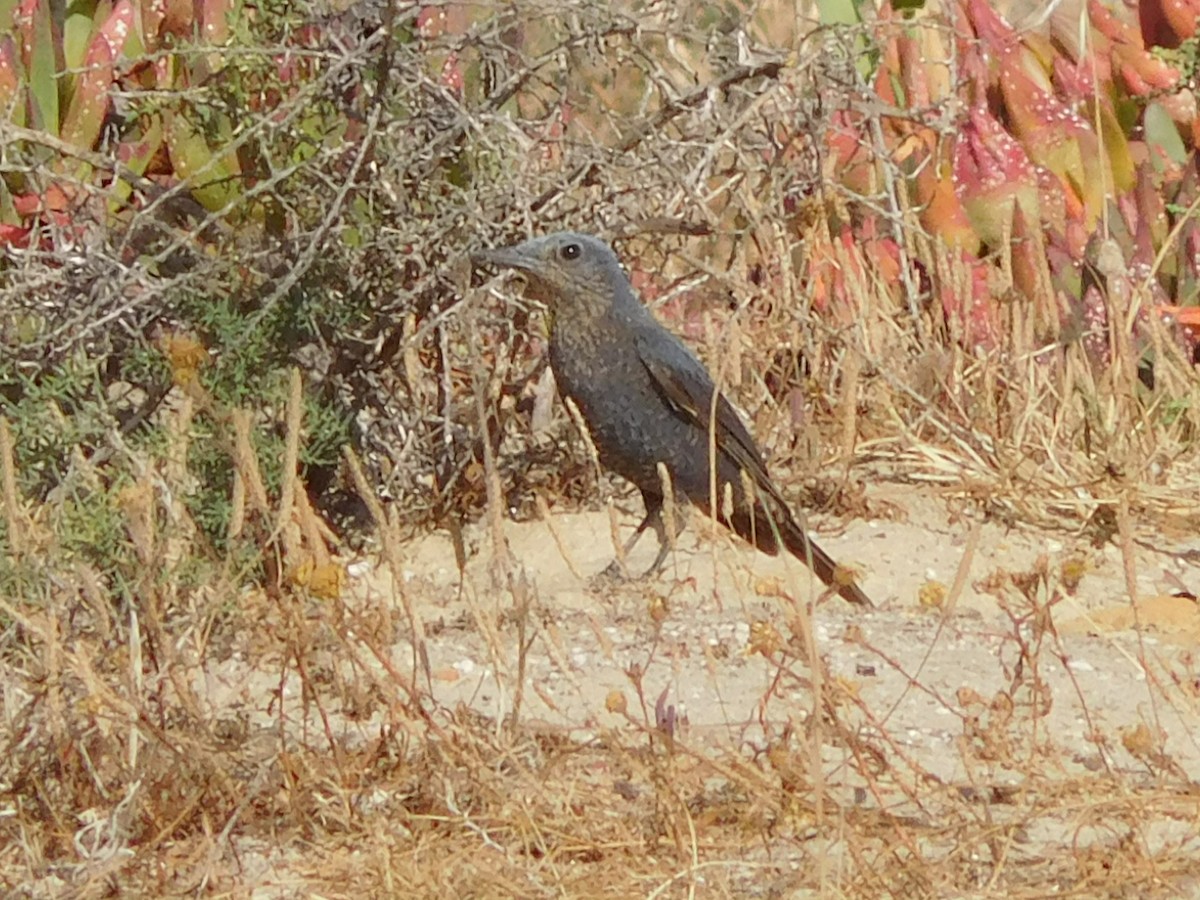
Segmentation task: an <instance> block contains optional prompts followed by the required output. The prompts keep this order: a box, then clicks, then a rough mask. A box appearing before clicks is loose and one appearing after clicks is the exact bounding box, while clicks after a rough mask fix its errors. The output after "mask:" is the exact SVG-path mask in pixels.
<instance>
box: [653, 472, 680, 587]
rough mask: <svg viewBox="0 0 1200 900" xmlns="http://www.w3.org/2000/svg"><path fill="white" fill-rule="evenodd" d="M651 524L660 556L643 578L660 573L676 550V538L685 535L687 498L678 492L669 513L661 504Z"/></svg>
mask: <svg viewBox="0 0 1200 900" xmlns="http://www.w3.org/2000/svg"><path fill="white" fill-rule="evenodd" d="M650 524H651V525H653V526H654V533H655V534H657V535H658V556H656V557H655V559H654V563H653V564H652V565H651V566H650V568H649V569H647V570H646V574H645V575H644V576H643V577H646V576H648V575H654V574H655V573H657V572H658V571H660V570H661V569H662V567H663V564H664V563H665V562H666V561H667V554H668V553H670V552H671V551H672V550H674V549H675V538H677V537H679V535H681V534H683V529H684V528H685V527H687V498H686V497H683V496H682V495H681V494H679V493H678V492H677V493H676V496H675V502H674V503H673V504H672V505H671V507H670V510H669V512H668V511H667V510H665V509H664V507H663V506H662V504H661V502H660V504H659V508H658V510H657V511H656V513H655V517H654V521H653V522H651V523H650Z"/></svg>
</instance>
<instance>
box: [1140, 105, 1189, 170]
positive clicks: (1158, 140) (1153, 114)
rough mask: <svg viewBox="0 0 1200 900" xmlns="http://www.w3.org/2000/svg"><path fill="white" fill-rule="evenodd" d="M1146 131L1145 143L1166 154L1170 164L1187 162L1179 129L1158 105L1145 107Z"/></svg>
mask: <svg viewBox="0 0 1200 900" xmlns="http://www.w3.org/2000/svg"><path fill="white" fill-rule="evenodd" d="M1143 123H1144V126H1145V130H1146V143H1147V144H1149V145H1150V146H1151V147H1157V148H1159V149H1161V150H1162V151H1163V152H1164V153H1166V154H1167V157H1168V158H1169V159H1170V160H1171V162H1173V163H1175V164H1177V165H1181V166H1182V165H1184V164H1185V163H1186V162H1187V161H1188V152H1187V148H1186V147H1185V146H1184V145H1183V139H1182V138H1181V137H1180V136H1179V129H1178V128H1176V127H1175V122H1174V121H1173V120H1172V119H1171V116H1170V114H1169V113H1168V112H1167V111H1166V110H1165V109H1164V108H1163V107H1162V105H1161V104H1159V103H1150V104H1148V105H1147V106H1146V116H1145V119H1144V120H1143Z"/></svg>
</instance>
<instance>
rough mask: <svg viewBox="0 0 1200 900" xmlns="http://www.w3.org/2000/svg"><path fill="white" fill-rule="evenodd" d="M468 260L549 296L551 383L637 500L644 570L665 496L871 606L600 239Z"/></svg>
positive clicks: (663, 552) (555, 239)
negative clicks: (648, 533)
mask: <svg viewBox="0 0 1200 900" xmlns="http://www.w3.org/2000/svg"><path fill="white" fill-rule="evenodd" d="M472 259H473V261H474V262H476V263H479V264H491V265H495V266H501V267H506V268H511V269H516V270H518V271H520V272H522V273H524V275H525V277H526V279H527V281H528V283H529V291H530V294H531V295H532V296H533V297H534V298H535V299H538V300H541V301H543V302H545V303H546V304H547V306H548V308H549V311H550V317H551V325H550V365H551V367H552V368H553V370H554V377H555V380H556V381H557V383H558V389H559V391H560V392H561V393H562V394H563V395H564V396H566V397H569V398H570V399H571V400H572V401H573V402H574V403H575V405H576V407H577V408H578V409H579V412H580V414H581V415H582V417H583V420H584V422H585V424H586V425H587V428H588V431H589V432H590V437H591V440H592V443H593V445H594V446H595V448H596V452H597V454H598V455H599V457H600V463H601V464H602V465H603V466H605V467H606V468H608V469H611V470H612V471H613V472H616V473H617V474H618V475H620V476H622V477H623V478H626V479H628V480H629V481H631V482H632V483H633V484H634V485H635V486H636V487H637V488H638V489H639V490H640V491H641V493H642V500H643V501H644V503H645V505H646V515H645V518H644V519H643V520H642V522H641V524H640V525H638V527H637V530H636V531H635V532H634V534H633V536H632V537H631V538H630V540H629V543H628V544H627V545H626V547H625V552H626V553H628V552H629V551H630V550H631V549H632V548H633V546H634V545H635V544H636V542H637V540H638V538H640V537H641V535H642V534H643V532H645V530H646V529H647V528H648V527H649V528H653V529H654V531H655V533H656V534H657V535H658V537H659V541H660V549H659V554H658V557H657V558H656V559H655V561H654V564H653V565H652V566H651V567H650V569H649V570H648V572H647V574H651V573H654V572H656V571H657V570H659V569H660V568H661V567H662V565H663V562H664V561H665V560H666V557H667V553H668V551H669V549H670V544H671V542H672V539H673V537H674V536H673V535H672V536H668V535H667V533H666V522H668V521H671V522H675V523H676V530H678V528H679V527H682V521H683V517H682V515H680V516H675V515H670V514H667V515H665V516H664V501H665V499H666V498H667V497H669V496H671V495H672V494H673V495H674V500H675V505H674V506H673V507H672V512H674V511H675V510H676V507H677V508H678V510H679V511H680V512H682V510H683V508H684V507H683V506H682V501H684V500H686V501H690V502H691V503H692V504H694V505H695V506H698V507H699V508H700V509H701V510H702V511H704V512H705V513H706V514H709V515H713V516H715V517H716V519H717V520H718V521H719V522H721V523H722V524H723V525H725V526H727V527H728V528H731V529H732V530H733V531H734V532H736V533H737V534H738V535H740V536H741V537H743V538H745V539H746V540H748V541H750V542H751V543H753V544H754V545H755V546H756V547H758V548H759V549H760V550H762V551H764V552H766V553H769V554H771V555H775V554H777V553H778V552H779V548H780V546H781V545H782V546H783V547H786V548H787V549H788V551H790V552H791V554H792V555H793V556H795V557H796V558H797V559H799V560H801V561H802V562H804V563H805V564H806V565H808V566H809V567H810V568H811V569H812V571H813V572H814V573H815V574H816V575H817V577H818V578H820V579H821V581H823V582H824V583H825V584H827V585H829V586H831V587H832V588H833V589H834V590H836V591H837V592H838V593H839V594H840V595H841V596H842V597H844V598H845V599H846V600H849V601H850V602H852V603H860V604H865V605H868V606H869V605H871V603H870V600H869V599H868V598H867V595H866V594H864V593H863V592H862V590H860V589H859V587H858V586H857V585H856V584H855V583H854V578H853V574H852V573H851V572H849V571H848V570H846V569H844V568H840V567H839V566H838V565H837V564H836V563H835V562H834V561H833V559H832V558H830V556H829V555H828V554H827V553H826V552H825V551H824V550H822V549H821V548H820V547H818V546H817V545H816V543H814V542H813V541H812V540H810V539H809V538H808V536H807V535H806V534H805V532H804V529H803V528H801V527H800V524H799V523H798V522H797V521H796V519H795V517H794V516H793V515H792V512H791V510H790V508H789V507H788V504H787V503H786V502H785V501H784V499H783V496H782V495H781V494H780V493H779V489H778V488H776V487H775V485H774V483H773V482H772V481H771V478H770V476H769V475H768V474H767V468H766V465H765V464H764V462H763V458H762V454H761V453H760V452H759V450H758V447H757V446H756V445H755V443H754V439H753V438H752V437H751V436H750V432H749V431H748V430H747V429H746V426H745V424H744V423H743V422H742V420H741V419H740V418H739V417H738V414H737V413H736V412H735V411H734V409H733V407H732V406H731V405H730V404H729V402H728V401H727V400H726V399H725V397H724V396H723V395H722V394H721V393H720V392H719V391H717V389H716V386H715V385H714V383H713V379H712V376H710V375H709V373H708V371H707V370H706V369H705V368H704V365H703V363H701V362H700V360H699V359H697V358H696V356H695V355H694V354H693V353H692V352H691V351H690V350H689V349H688V348H687V347H686V346H684V344H683V343H682V342H681V341H680V340H679V339H678V338H677V337H676V336H675V335H673V334H672V333H671V332H670V331H668V330H667V329H666V328H664V327H663V326H662V324H660V323H659V322H658V321H657V320H656V319H655V318H654V316H653V315H652V314H651V313H650V311H649V310H648V309H647V308H646V307H645V306H644V305H643V304H642V303H641V301H640V300H639V299H638V297H637V295H636V294H635V293H634V290H633V287H632V285H630V283H629V279H628V278H627V277H626V276H625V272H624V271H623V270H622V268H621V264H620V261H619V260H618V259H617V256H616V254H615V253H613V251H612V249H611V248H610V247H609V246H608V245H607V244H605V243H604V242H603V241H601V240H599V239H598V238H594V237H591V236H589V235H584V234H574V233H571V232H562V233H559V234H551V235H547V236H546V237H540V238H534V239H533V240H529V241H525V242H524V243H522V244H517V245H516V246H513V247H505V248H501V249H496V250H485V251H480V252H478V253H475V254H473V256H472ZM664 472H665V473H666V475H668V476H669V486H668V485H664V477H663V474H664ZM714 487H715V488H716V495H715V498H714V495H713V488H714ZM714 500H715V502H714Z"/></svg>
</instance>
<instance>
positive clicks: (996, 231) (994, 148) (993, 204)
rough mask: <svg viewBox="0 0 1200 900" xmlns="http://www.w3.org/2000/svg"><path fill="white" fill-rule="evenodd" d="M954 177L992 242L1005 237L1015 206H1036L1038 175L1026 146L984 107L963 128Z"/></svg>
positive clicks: (973, 220) (979, 230)
mask: <svg viewBox="0 0 1200 900" xmlns="http://www.w3.org/2000/svg"><path fill="white" fill-rule="evenodd" d="M953 180H954V188H955V192H956V194H957V196H958V199H959V201H960V202H961V203H962V206H963V209H964V210H965V211H966V214H967V216H968V217H969V219H970V221H971V224H972V225H973V226H974V230H975V232H976V233H977V234H978V235H979V237H981V238H982V239H983V240H985V241H987V242H989V243H997V242H999V241H1001V240H1002V239H1003V237H1004V235H1005V234H1006V228H1007V223H1008V221H1009V220H1010V219H1011V217H1012V213H1013V206H1014V205H1015V204H1020V205H1022V206H1024V207H1025V208H1026V209H1028V210H1029V211H1030V213H1031V214H1034V213H1035V212H1036V210H1037V206H1038V182H1037V176H1036V173H1035V171H1034V168H1033V165H1032V163H1031V162H1030V161H1029V157H1028V156H1027V155H1026V153H1025V148H1024V147H1022V146H1021V144H1020V143H1019V142H1018V141H1017V140H1016V139H1015V138H1014V137H1013V136H1012V135H1011V134H1009V133H1008V132H1007V131H1005V130H1004V127H1003V126H1002V125H1001V124H1000V123H999V121H997V119H996V118H995V116H993V115H992V114H991V112H989V111H988V110H987V109H986V108H985V107H983V106H976V107H975V108H974V109H972V110H971V113H970V115H969V117H968V119H967V121H966V122H964V123H963V125H962V127H961V129H960V130H959V135H958V139H957V141H956V142H955V145H954V160H953Z"/></svg>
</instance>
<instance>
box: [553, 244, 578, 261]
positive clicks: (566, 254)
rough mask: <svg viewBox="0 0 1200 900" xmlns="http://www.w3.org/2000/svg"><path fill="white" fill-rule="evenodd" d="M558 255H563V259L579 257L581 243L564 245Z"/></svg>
mask: <svg viewBox="0 0 1200 900" xmlns="http://www.w3.org/2000/svg"><path fill="white" fill-rule="evenodd" d="M558 255H559V256H561V257H562V258H563V259H578V258H579V245H578V244H566V245H564V246H563V248H562V249H561V250H559V251H558Z"/></svg>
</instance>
